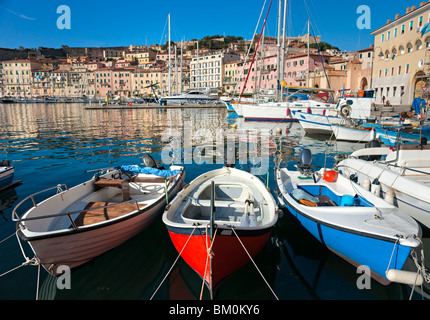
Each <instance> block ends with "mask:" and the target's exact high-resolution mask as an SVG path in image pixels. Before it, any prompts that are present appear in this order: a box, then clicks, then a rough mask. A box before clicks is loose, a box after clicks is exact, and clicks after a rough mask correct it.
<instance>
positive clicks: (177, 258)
mask: <svg viewBox="0 0 430 320" xmlns="http://www.w3.org/2000/svg"><path fill="white" fill-rule="evenodd" d="M197 227H198V225H196V226H195V227H194V229H193V231H192V232H191V234H190V236H189V237H188V239H187V241H186V242H185V244H184V247H183V248H182V250H181V252H179V255H178V256H177V257H176V260H175V262H173V264H172V266H171V267H170V269H169V271H168V272H167V274H166V275H165V277H164V278H163V280H162V281H161V283H160V284H159V286H158V287H157V289H156V290H155V292H154V293H153V295H152V296H151V298H149V300H152V299H153V298H154V296H155V295H156V294H157V292H158V290H159V289H160V287H161V285H162V284H163V283H164V281H165V280H166V279H167V277H168V276H169V274H170V272H172V270H173V267H174V266H175V264H176V262H178V260H179V258H180V257H181V255H182V252H183V251H184V250H185V247H186V246H187V244H188V242H189V241H190V239H191V236H192V235H193V234H194V231H196V229H197Z"/></svg>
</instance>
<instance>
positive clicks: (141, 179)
mask: <svg viewBox="0 0 430 320" xmlns="http://www.w3.org/2000/svg"><path fill="white" fill-rule="evenodd" d="M175 178H176V175H175V176H171V177H136V178H134V179H133V182H136V183H164V181H166V180H167V181H168V183H169V184H170V183H171V182H172V181H174V180H175Z"/></svg>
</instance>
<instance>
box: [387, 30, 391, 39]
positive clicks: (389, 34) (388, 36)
mask: <svg viewBox="0 0 430 320" xmlns="http://www.w3.org/2000/svg"><path fill="white" fill-rule="evenodd" d="M390 36H391V31H388V34H387V41H388V40H390Z"/></svg>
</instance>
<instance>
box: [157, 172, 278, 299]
mask: <svg viewBox="0 0 430 320" xmlns="http://www.w3.org/2000/svg"><path fill="white" fill-rule="evenodd" d="M277 213H278V212H277V206H276V202H275V200H274V198H273V197H272V195H271V193H270V191H269V190H268V189H267V188H266V187H265V185H264V184H263V183H262V182H261V180H259V179H258V178H257V177H255V176H254V175H252V174H250V173H248V172H245V171H241V170H238V169H235V168H228V167H224V168H222V169H217V170H213V171H210V172H207V173H205V174H203V175H201V176H199V177H197V178H196V179H195V180H193V181H192V182H191V183H190V184H189V185H188V186H187V187H186V188H185V189H184V190H182V191H181V192H179V193H178V195H177V196H176V198H175V199H174V200H173V201H172V203H171V204H170V205H169V206H167V208H166V211H165V212H164V214H163V222H164V223H165V225H166V227H167V229H168V232H169V235H170V238H171V240H172V242H173V244H174V246H175V247H176V249H177V251H178V252H179V253H180V255H181V257H182V258H183V259H184V260H185V262H186V263H187V264H188V265H189V266H190V267H191V268H192V269H194V270H195V272H196V273H197V274H198V275H199V276H200V277H201V278H202V279H203V280H204V281H205V283H206V285H207V286H208V288H209V290H210V292H211V294H213V290H214V288H215V286H216V285H217V284H219V283H220V281H221V280H223V279H224V278H226V277H227V276H229V275H230V274H232V273H233V272H235V271H236V270H238V269H240V268H241V267H243V266H244V265H246V264H247V263H248V262H249V261H250V259H251V258H250V257H252V258H254V257H255V256H256V255H257V254H258V253H259V252H260V251H261V250H262V249H263V247H264V246H265V245H266V242H267V240H268V238H269V236H270V233H271V231H272V227H273V225H274V224H275V223H276V222H277V220H278V214H277Z"/></svg>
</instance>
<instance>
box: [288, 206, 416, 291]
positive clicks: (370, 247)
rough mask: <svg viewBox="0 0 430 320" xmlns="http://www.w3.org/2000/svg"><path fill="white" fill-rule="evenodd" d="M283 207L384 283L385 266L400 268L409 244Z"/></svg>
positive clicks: (405, 257)
mask: <svg viewBox="0 0 430 320" xmlns="http://www.w3.org/2000/svg"><path fill="white" fill-rule="evenodd" d="M287 208H288V210H289V212H290V213H291V214H292V215H293V216H294V217H296V218H297V220H298V221H299V223H300V224H301V225H302V226H303V227H304V228H305V229H306V230H308V231H309V232H310V233H311V234H312V235H313V236H314V237H315V238H316V239H317V240H318V241H319V242H321V243H322V244H323V245H325V246H326V247H327V248H328V249H330V250H331V251H333V252H334V253H336V254H337V255H339V256H340V257H342V258H343V259H345V260H347V261H348V262H350V263H351V264H353V265H354V266H368V267H369V269H370V270H371V271H372V277H373V278H374V279H375V280H377V281H378V282H380V283H382V284H384V285H386V284H389V283H390V281H389V280H388V279H387V278H386V276H385V272H386V271H387V270H388V269H397V270H401V269H402V268H403V266H404V264H405V262H406V259H407V258H408V256H409V254H410V252H411V248H410V247H406V246H402V245H399V244H396V243H394V242H391V241H386V240H383V239H378V238H376V237H369V236H366V235H361V234H355V233H352V232H349V231H348V230H342V229H341V228H339V229H338V228H335V227H331V226H328V225H325V224H322V223H319V222H318V221H315V220H313V219H310V218H308V217H306V216H305V215H303V214H302V213H301V212H300V211H298V210H297V209H296V208H294V207H293V206H291V205H289V204H287Z"/></svg>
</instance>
